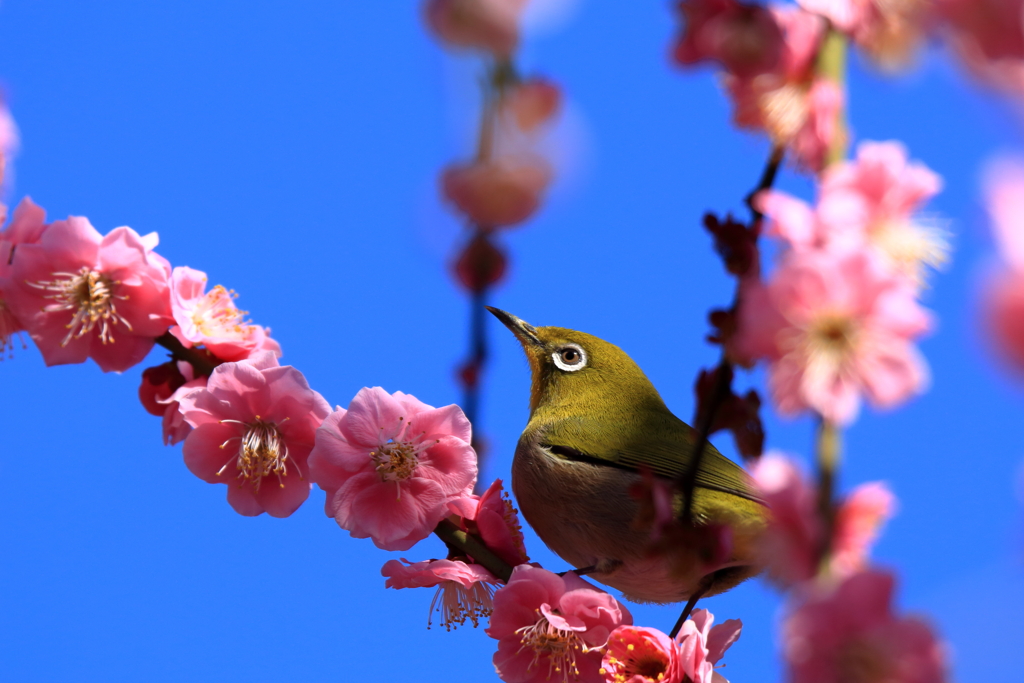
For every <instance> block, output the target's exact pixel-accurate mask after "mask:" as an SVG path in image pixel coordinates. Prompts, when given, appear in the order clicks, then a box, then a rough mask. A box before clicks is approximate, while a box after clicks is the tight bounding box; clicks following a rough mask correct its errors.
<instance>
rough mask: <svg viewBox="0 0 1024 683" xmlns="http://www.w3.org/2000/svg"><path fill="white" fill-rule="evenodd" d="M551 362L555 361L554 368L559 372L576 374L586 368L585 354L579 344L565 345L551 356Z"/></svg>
mask: <svg viewBox="0 0 1024 683" xmlns="http://www.w3.org/2000/svg"><path fill="white" fill-rule="evenodd" d="M566 356H569V357H568V358H566ZM574 356H575V358H574ZM551 360H553V361H555V367H557V368H558V369H559V370H565V371H566V372H576V371H577V370H582V369H583V368H585V367H587V352H586V351H584V350H583V347H582V346H580V345H579V344H565V345H564V346H562V347H561V348H560V349H558V350H557V351H555V352H554V353H552V354H551Z"/></svg>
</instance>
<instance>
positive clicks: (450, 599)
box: [427, 581, 494, 631]
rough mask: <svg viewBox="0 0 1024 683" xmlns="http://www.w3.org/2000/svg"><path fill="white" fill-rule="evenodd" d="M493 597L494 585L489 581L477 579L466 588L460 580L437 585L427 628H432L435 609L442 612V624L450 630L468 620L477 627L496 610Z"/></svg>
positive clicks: (431, 602)
mask: <svg viewBox="0 0 1024 683" xmlns="http://www.w3.org/2000/svg"><path fill="white" fill-rule="evenodd" d="M493 597H494V586H493V585H491V584H489V583H484V582H483V581H477V582H476V583H474V584H473V585H471V586H470V587H469V588H466V587H465V586H463V585H462V584H461V583H459V582H458V581H445V582H444V583H442V584H441V585H439V586H438V587H437V592H435V593H434V599H433V600H431V601H430V614H431V617H428V618H427V628H430V622H431V618H432V616H433V613H434V610H437V611H438V612H440V613H441V626H444V627H445V629H446V630H448V631H451V630H452V629H453V628H456V627H458V626H462V625H463V624H465V623H466V621H467V620H469V621H471V622H473V628H476V627H477V626H478V625H479V624H480V620H481V619H485V618H487V617H489V616H490V615H491V612H493V611H494V607H493V600H492V599H493Z"/></svg>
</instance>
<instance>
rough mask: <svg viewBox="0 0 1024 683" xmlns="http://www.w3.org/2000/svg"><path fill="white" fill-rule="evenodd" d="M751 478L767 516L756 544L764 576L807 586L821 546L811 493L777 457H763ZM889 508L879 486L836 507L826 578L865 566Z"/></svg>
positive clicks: (892, 501)
mask: <svg viewBox="0 0 1024 683" xmlns="http://www.w3.org/2000/svg"><path fill="white" fill-rule="evenodd" d="M751 474H752V476H753V478H754V482H755V484H756V486H757V488H758V489H759V491H760V493H761V497H762V498H763V499H764V501H765V502H766V503H767V504H768V507H769V509H770V510H771V518H770V519H769V522H768V526H767V528H766V529H765V531H764V532H763V533H762V535H761V537H760V539H759V544H760V554H761V557H762V559H763V562H764V564H765V566H766V567H767V570H768V575H769V576H770V577H771V579H772V580H773V581H775V582H776V583H777V584H779V585H781V586H783V587H791V586H794V585H796V584H799V583H802V582H804V581H808V580H810V579H811V578H813V577H814V576H815V575H816V574H817V573H818V557H819V555H820V553H821V551H822V549H823V547H824V545H825V543H824V540H825V539H824V533H825V529H824V524H823V522H822V520H821V518H820V516H819V515H818V509H817V492H816V489H815V487H814V486H813V485H812V484H811V483H810V482H809V481H808V480H807V477H806V475H805V474H804V473H803V472H802V471H801V470H800V468H799V467H798V466H797V465H796V463H794V462H793V460H791V459H790V458H787V457H785V456H783V455H782V454H780V453H775V452H769V453H766V454H765V455H764V456H762V457H761V459H760V460H759V461H758V462H757V463H756V464H755V465H754V467H753V470H752V472H751ZM895 507H896V498H895V496H893V494H892V492H891V491H889V489H888V488H887V487H886V486H885V484H883V483H881V482H871V483H868V484H861V485H860V486H858V487H857V488H855V489H854V490H853V491H851V492H850V494H849V495H847V496H846V497H845V498H844V499H843V500H842V501H841V502H840V503H839V505H838V507H837V510H836V517H835V522H834V528H833V531H832V538H831V540H830V541H829V549H830V554H829V560H830V561H829V574H830V575H831V576H833V577H839V578H842V577H846V576H849V575H851V574H853V573H854V572H856V571H859V570H860V569H862V568H863V567H864V566H865V564H866V562H867V558H868V554H869V553H870V550H871V546H872V545H873V544H874V542H875V539H876V538H877V537H878V532H879V529H880V527H881V525H882V524H883V523H884V522H885V521H886V519H888V518H889V517H890V516H891V515H892V512H893V510H894V509H895Z"/></svg>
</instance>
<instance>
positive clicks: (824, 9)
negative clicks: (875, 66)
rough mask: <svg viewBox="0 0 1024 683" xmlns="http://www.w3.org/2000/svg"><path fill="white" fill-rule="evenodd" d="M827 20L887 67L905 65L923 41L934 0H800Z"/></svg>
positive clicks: (798, 0) (806, 8) (809, 10)
mask: <svg viewBox="0 0 1024 683" xmlns="http://www.w3.org/2000/svg"><path fill="white" fill-rule="evenodd" d="M797 2H798V3H799V4H800V6H801V7H803V8H804V9H805V10H807V11H808V12H814V13H815V14H819V15H821V16H823V17H826V18H827V19H828V20H829V21H830V22H831V23H832V25H833V26H835V27H836V28H837V29H839V30H840V31H842V32H843V33H846V34H848V35H850V36H851V37H852V38H853V39H854V41H856V42H857V44H858V45H860V46H861V47H862V48H864V49H865V50H866V51H867V52H868V53H869V54H871V55H872V56H873V57H875V59H877V60H878V61H879V62H880V63H881V64H882V65H883V66H890V67H893V66H898V65H901V64H903V63H905V62H906V61H907V60H908V58H909V56H910V54H911V53H912V52H913V49H914V48H915V47H916V46H917V44H918V43H919V42H920V39H921V36H922V35H923V33H924V30H925V28H926V23H927V21H928V19H929V14H928V13H927V12H926V10H927V9H930V7H929V6H930V5H931V4H933V2H932V0H797Z"/></svg>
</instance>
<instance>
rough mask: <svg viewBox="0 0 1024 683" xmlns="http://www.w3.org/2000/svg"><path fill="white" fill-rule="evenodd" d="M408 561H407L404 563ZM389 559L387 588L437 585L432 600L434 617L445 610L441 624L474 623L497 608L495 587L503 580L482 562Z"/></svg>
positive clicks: (384, 569) (385, 571) (383, 570)
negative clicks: (494, 601) (481, 563)
mask: <svg viewBox="0 0 1024 683" xmlns="http://www.w3.org/2000/svg"><path fill="white" fill-rule="evenodd" d="M402 562H404V563H405V564H402ZM402 562H399V561H398V560H388V561H387V562H386V563H385V564H384V566H383V567H382V568H381V570H380V573H381V574H382V575H383V576H386V577H387V581H385V582H384V586H385V587H386V588H425V587H431V586H437V591H436V592H435V593H434V599H433V600H432V601H431V602H430V614H431V617H428V619H427V628H430V625H431V623H430V620H431V618H432V615H433V613H434V611H435V610H437V611H438V612H440V613H441V625H442V626H444V627H445V629H447V630H449V631H450V630H451V629H453V628H456V627H458V626H462V625H463V624H465V623H466V621H467V620H468V621H470V622H472V624H473V627H474V628H476V626H477V625H478V624H479V622H480V619H483V618H486V617H489V616H490V615H491V612H492V611H493V603H492V598H493V596H494V589H495V587H496V586H497V585H498V583H500V582H499V581H498V579H497V578H496V577H495V576H494V575H493V574H491V573H490V572H489V571H487V570H486V569H484V568H483V567H481V566H480V565H478V564H466V563H465V562H461V561H458V560H430V561H429V562H416V563H415V564H413V563H411V562H409V561H408V560H406V559H404V558H403V559H402Z"/></svg>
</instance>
